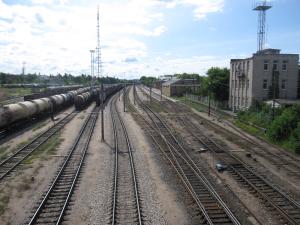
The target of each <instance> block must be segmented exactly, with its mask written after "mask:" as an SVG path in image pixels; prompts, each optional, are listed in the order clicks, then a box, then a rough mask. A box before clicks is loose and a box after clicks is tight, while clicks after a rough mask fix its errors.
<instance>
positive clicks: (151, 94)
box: [150, 85, 152, 102]
mask: <svg viewBox="0 0 300 225" xmlns="http://www.w3.org/2000/svg"><path fill="white" fill-rule="evenodd" d="M151 100H152V85H150V102H151Z"/></svg>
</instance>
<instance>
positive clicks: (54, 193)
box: [28, 107, 99, 225]
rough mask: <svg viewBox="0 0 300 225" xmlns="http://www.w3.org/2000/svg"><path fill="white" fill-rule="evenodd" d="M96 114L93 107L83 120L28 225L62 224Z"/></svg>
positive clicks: (96, 109) (95, 109) (96, 111)
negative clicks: (77, 133) (66, 154)
mask: <svg viewBox="0 0 300 225" xmlns="http://www.w3.org/2000/svg"><path fill="white" fill-rule="evenodd" d="M98 112H99V107H95V108H94V109H93V111H92V113H91V114H90V115H89V117H88V118H87V119H86V120H85V122H84V125H83V126H82V128H81V130H80V132H79V135H78V137H77V138H76V140H75V142H74V144H73V146H72V147H71V149H70V152H69V154H68V156H67V157H66V159H65V161H64V163H63V165H62V167H61V168H60V170H59V172H58V174H57V176H56V177H55V179H54V181H53V182H52V184H51V186H50V188H49V189H48V191H47V193H46V194H45V196H44V197H43V199H42V201H41V203H40V204H39V206H38V208H37V209H36V211H35V213H34V215H33V216H32V218H31V220H30V222H29V223H28V225H33V224H60V223H61V222H62V219H63V216H64V213H65V211H66V209H67V206H68V203H69V201H70V198H71V196H72V194H73V191H74V187H75V185H76V182H77V180H78V176H79V173H80V171H81V168H82V164H83V162H84V159H85V156H86V152H87V150H88V146H89V143H90V140H91V137H92V134H93V130H94V127H95V123H96V121H97V118H98Z"/></svg>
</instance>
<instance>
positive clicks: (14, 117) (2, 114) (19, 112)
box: [0, 85, 122, 130]
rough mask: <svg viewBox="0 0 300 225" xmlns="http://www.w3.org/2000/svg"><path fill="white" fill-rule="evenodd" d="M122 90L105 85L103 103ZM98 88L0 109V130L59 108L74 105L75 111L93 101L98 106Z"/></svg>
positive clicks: (116, 86) (118, 87) (83, 89)
mask: <svg viewBox="0 0 300 225" xmlns="http://www.w3.org/2000/svg"><path fill="white" fill-rule="evenodd" d="M121 88H122V86H121V85H109V86H108V85H107V86H105V87H104V94H103V101H105V100H106V99H107V98H108V97H109V96H110V95H112V94H114V93H116V92H117V91H118V90H120V89H121ZM99 93H100V88H95V89H93V90H92V91H91V89H90V88H80V89H78V90H76V91H69V92H67V93H66V94H60V95H53V96H50V97H47V98H39V99H34V100H31V101H23V102H19V103H15V104H9V105H4V106H3V107H0V130H12V129H13V128H14V127H16V126H18V124H19V123H20V122H22V121H25V120H29V119H34V118H37V117H40V116H42V115H45V114H49V112H56V111H59V110H60V109H61V108H63V107H65V106H68V105H71V104H73V103H74V104H75V107H76V109H77V110H79V109H82V108H83V107H85V106H87V105H88V104H89V103H90V102H92V101H93V100H95V101H96V104H97V105H99V104H100V99H99Z"/></svg>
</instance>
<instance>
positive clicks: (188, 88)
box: [162, 79, 199, 97]
mask: <svg viewBox="0 0 300 225" xmlns="http://www.w3.org/2000/svg"><path fill="white" fill-rule="evenodd" d="M198 90H199V81H197V80H196V79H178V80H170V81H166V82H164V83H162V93H163V95H165V96H169V97H170V96H182V95H183V94H184V93H186V92H196V91H198Z"/></svg>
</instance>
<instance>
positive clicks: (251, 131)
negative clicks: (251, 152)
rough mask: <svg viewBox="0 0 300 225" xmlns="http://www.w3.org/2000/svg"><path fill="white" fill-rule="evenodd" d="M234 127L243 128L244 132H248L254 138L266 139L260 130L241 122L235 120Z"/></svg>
mask: <svg viewBox="0 0 300 225" xmlns="http://www.w3.org/2000/svg"><path fill="white" fill-rule="evenodd" d="M234 125H235V126H237V127H239V128H241V129H242V130H243V131H246V132H247V133H249V134H252V135H254V136H259V137H261V136H264V137H265V138H266V135H265V134H264V133H263V132H262V131H261V130H260V129H258V128H256V127H253V126H250V125H248V124H245V123H243V122H241V121H240V120H235V121H234Z"/></svg>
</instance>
